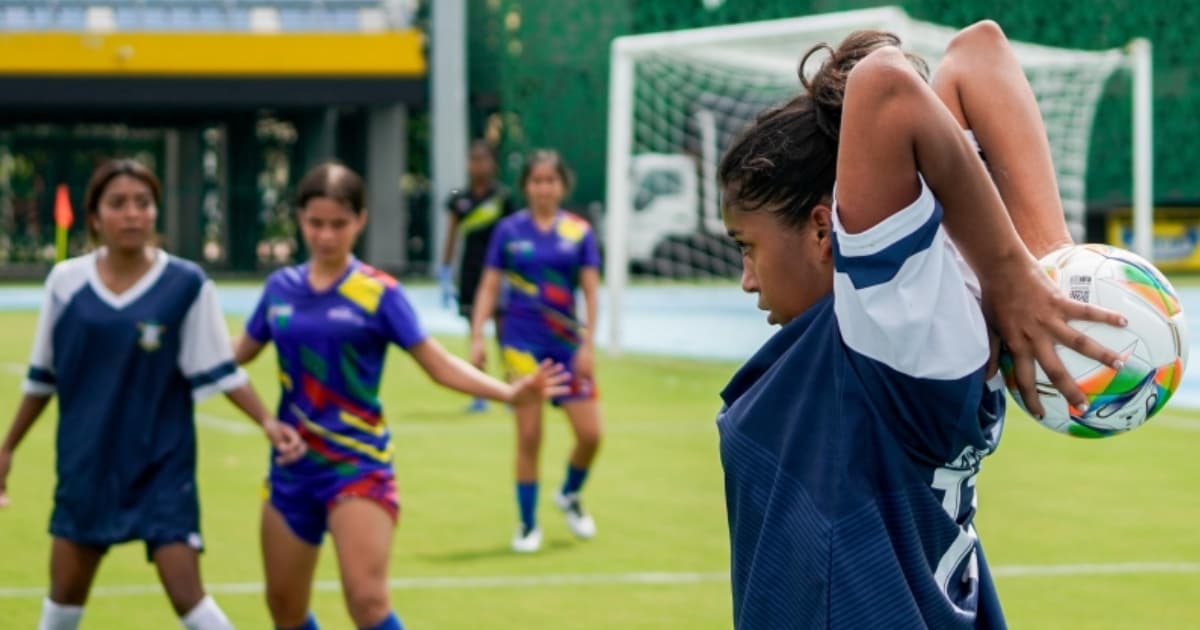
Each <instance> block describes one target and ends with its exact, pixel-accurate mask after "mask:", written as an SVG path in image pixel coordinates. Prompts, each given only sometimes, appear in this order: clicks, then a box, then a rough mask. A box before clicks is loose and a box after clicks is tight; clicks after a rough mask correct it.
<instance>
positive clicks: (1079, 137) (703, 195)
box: [605, 8, 1149, 351]
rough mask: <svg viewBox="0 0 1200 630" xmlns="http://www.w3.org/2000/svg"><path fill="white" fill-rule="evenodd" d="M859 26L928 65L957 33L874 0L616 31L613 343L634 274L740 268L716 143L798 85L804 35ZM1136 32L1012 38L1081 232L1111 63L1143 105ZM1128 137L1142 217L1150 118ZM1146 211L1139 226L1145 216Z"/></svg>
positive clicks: (720, 278) (610, 208) (673, 275)
mask: <svg viewBox="0 0 1200 630" xmlns="http://www.w3.org/2000/svg"><path fill="white" fill-rule="evenodd" d="M867 28H872V29H883V30H888V31H891V32H894V33H896V34H898V35H899V36H900V38H901V40H902V41H903V44H904V46H905V48H906V49H908V50H912V51H914V52H916V53H918V54H920V55H921V56H922V57H924V58H925V59H926V60H927V61H928V62H929V65H930V69H931V70H932V71H933V72H936V69H937V64H938V61H939V60H940V58H941V56H942V54H943V52H944V51H945V48H946V45H947V44H948V43H949V41H950V39H951V37H953V36H954V34H955V33H956V32H957V29H953V28H949V27H944V26H939V25H936V24H931V23H927V22H920V21H917V20H913V19H911V18H909V17H908V16H907V15H906V14H905V13H904V12H903V11H901V10H900V9H897V8H881V9H867V10H861V11H848V12H843V13H830V14H822V15H815V16H810V17H802V18H794V19H784V20H772V21H766V22H752V23H745V24H735V25H729V26H718V27H710V28H701V29H691V30H681V31H672V32H665V33H655V34H648V35H634V36H627V37H620V38H617V39H616V40H615V41H614V43H613V45H612V56H611V63H612V67H611V78H610V92H609V137H608V156H607V161H608V163H607V178H608V179H607V191H606V196H607V199H606V216H605V222H606V229H605V247H606V252H607V260H606V263H605V264H606V267H605V273H606V279H607V285H608V294H609V295H608V301H609V305H608V306H609V322H608V323H609V326H610V329H609V330H608V333H609V343H610V347H611V348H612V349H614V350H618V351H619V349H620V346H621V321H622V316H623V314H624V313H623V304H624V300H623V298H624V297H625V294H626V291H627V286H628V284H629V280H630V277H631V274H632V275H633V277H636V278H644V279H647V280H650V279H653V280H654V281H656V282H661V281H664V280H667V281H669V280H687V281H689V282H695V281H697V280H700V279H710V280H714V281H717V282H724V283H726V284H728V283H729V282H731V281H734V280H735V279H736V278H737V276H738V274H739V273H740V270H741V259H740V256H739V254H738V251H737V249H736V247H734V246H733V244H732V242H730V241H729V239H728V238H727V237H726V236H724V228H723V226H722V223H721V216H720V199H719V190H718V186H717V181H716V170H717V164H718V162H719V159H720V156H721V155H722V153H723V151H724V150H725V148H726V147H727V146H728V144H729V143H730V141H731V140H732V139H733V137H734V136H736V134H737V133H739V132H740V131H741V130H742V129H743V128H744V127H745V126H746V125H747V124H748V123H749V122H750V121H752V120H753V119H754V117H755V116H756V115H757V114H758V113H759V112H761V111H762V110H763V109H765V108H767V107H769V106H771V105H774V104H777V103H780V102H783V101H785V100H787V99H788V98H790V97H792V96H793V95H795V94H796V93H798V92H799V90H800V89H801V87H800V84H799V80H798V79H797V76H796V70H797V67H798V63H799V59H800V57H801V55H803V53H804V52H805V51H806V50H808V49H809V47H811V46H812V45H814V44H818V43H822V42H825V43H829V44H831V45H835V46H836V44H837V43H838V42H840V41H841V40H842V39H843V38H844V37H845V36H846V35H847V34H849V33H850V32H852V31H855V30H860V29H867ZM1138 42H1140V43H1139V44H1138V45H1131V46H1130V47H1129V49H1128V50H1122V49H1113V50H1103V51H1083V50H1072V49H1065V48H1053V47H1048V46H1040V45H1034V44H1027V43H1021V42H1013V48H1014V50H1015V51H1016V53H1017V55H1018V57H1019V58H1020V60H1021V63H1022V65H1023V67H1024V68H1025V71H1026V75H1027V76H1028V77H1029V81H1030V83H1031V85H1032V86H1033V91H1034V93H1035V94H1036V96H1037V100H1038V105H1039V107H1040V109H1041V113H1042V117H1043V118H1044V120H1045V123H1046V129H1047V134H1048V136H1049V140H1050V147H1051V150H1052V153H1053V158H1054V163H1055V167H1056V169H1057V175H1058V185H1059V190H1060V193H1061V195H1062V198H1063V208H1064V211H1065V213H1066V219H1067V222H1068V225H1069V226H1070V228H1071V230H1072V232H1073V233H1074V235H1075V237H1076V238H1077V239H1081V238H1082V237H1083V225H1084V213H1085V202H1086V199H1085V195H1086V192H1087V186H1086V175H1087V162H1088V142H1089V139H1090V136H1091V130H1092V122H1093V118H1094V114H1095V112H1096V106H1097V104H1098V102H1099V100H1100V96H1101V93H1102V91H1103V89H1104V87H1105V84H1106V82H1107V81H1108V79H1109V78H1110V77H1111V76H1112V75H1113V74H1114V73H1115V72H1117V71H1119V70H1122V69H1126V70H1129V71H1133V72H1134V73H1135V75H1134V79H1135V80H1134V81H1133V82H1132V84H1133V85H1134V90H1135V92H1137V91H1138V90H1142V91H1144V92H1146V94H1143V95H1142V96H1144V97H1146V98H1145V99H1144V100H1141V101H1139V99H1137V98H1135V99H1134V103H1135V118H1137V116H1138V111H1139V108H1141V109H1143V110H1144V109H1145V108H1146V106H1147V104H1148V91H1149V82H1148V73H1149V62H1148V59H1149V52H1148V50H1149V47H1148V44H1146V43H1144V41H1143V40H1138ZM812 66H813V68H815V66H816V64H815V63H814V64H812ZM811 71H812V70H811V69H810V72H811ZM1139 73H1141V74H1144V75H1145V76H1144V77H1141V76H1139ZM1144 114H1145V115H1146V116H1148V112H1144ZM1147 120H1148V118H1147ZM1143 122H1144V121H1143ZM1134 144H1135V147H1134V151H1135V159H1134V164H1135V171H1139V170H1143V168H1142V167H1145V168H1144V170H1145V180H1142V179H1140V178H1138V177H1135V202H1136V201H1137V198H1144V199H1143V204H1142V205H1143V206H1145V207H1144V208H1142V209H1141V210H1140V211H1139V210H1137V209H1135V214H1137V213H1138V212H1141V213H1142V214H1145V215H1146V216H1148V206H1149V194H1148V173H1149V170H1148V160H1149V150H1148V148H1149V125H1148V124H1135V125H1134ZM1139 164H1140V165H1142V167H1139V166H1138V165H1139ZM1139 186H1140V187H1142V189H1143V190H1138V187H1139ZM1135 224H1136V221H1135ZM1142 224H1143V228H1145V229H1144V231H1145V232H1146V233H1147V236H1148V232H1149V230H1148V227H1149V226H1148V220H1145V219H1144V220H1143V222H1142ZM1135 228H1136V225H1135ZM1135 242H1143V243H1144V241H1135ZM1147 248H1148V246H1147Z"/></svg>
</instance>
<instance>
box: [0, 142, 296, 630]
mask: <svg viewBox="0 0 1200 630" xmlns="http://www.w3.org/2000/svg"><path fill="white" fill-rule="evenodd" d="M159 198H160V186H159V182H158V179H157V178H156V177H155V176H154V174H153V173H151V172H150V171H149V170H148V169H147V168H146V167H145V166H143V165H141V164H140V163H138V162H135V161H132V160H113V161H109V162H107V163H105V164H103V165H102V166H100V167H99V168H98V169H96V171H95V172H94V173H93V174H92V177H91V180H90V181H89V183H88V187H87V192H86V196H85V205H86V207H87V221H88V229H89V231H90V232H91V234H92V237H93V239H94V240H95V241H96V242H97V243H98V244H99V245H100V247H99V249H97V250H96V251H94V252H92V253H90V254H86V255H83V256H80V257H78V258H73V259H70V260H67V261H64V262H62V263H60V264H58V265H55V266H54V269H53V270H51V272H50V276H49V277H48V278H47V279H46V284H45V289H44V292H45V295H44V298H43V305H42V310H41V312H40V314H39V317H38V326H37V333H36V337H35V338H34V344H33V355H32V358H31V359H30V362H29V374H28V377H27V378H26V380H25V383H24V387H23V389H24V392H25V395H24V397H23V398H22V399H21V404H20V407H19V408H18V410H17V413H16V417H15V419H14V420H13V424H12V428H11V429H10V430H9V432H8V436H7V438H6V439H5V441H4V445H3V446H2V447H0V505H3V504H4V503H6V502H7V500H6V498H5V492H4V490H5V480H6V478H7V475H8V471H9V469H10V467H11V461H12V455H13V451H14V450H15V449H16V447H17V445H18V444H20V442H21V439H22V438H23V437H24V436H25V434H26V433H27V432H28V431H29V428H30V427H31V426H32V425H33V423H34V421H36V420H37V418H38V417H39V416H40V415H41V413H42V411H43V410H44V409H45V408H46V405H47V403H49V402H50V397H51V396H53V395H55V394H57V395H58V408H59V421H58V435H57V441H56V444H57V458H56V459H57V471H56V472H57V475H58V482H57V485H56V487H55V492H54V512H53V514H52V515H51V517H50V534H51V536H53V542H52V544H51V550H50V596H49V597H48V598H47V599H46V600H45V603H44V606H43V611H42V620H41V623H40V626H39V627H40V628H42V629H44V630H64V629H73V628H76V627H77V626H78V625H79V621H80V618H81V617H82V614H83V606H84V604H85V603H86V601H87V597H88V592H89V591H90V589H91V585H92V579H93V578H94V577H95V575H96V570H97V569H98V568H99V566H100V561H101V559H102V558H103V557H104V554H105V552H106V551H107V550H108V548H109V547H110V546H111V545H115V544H118V543H123V542H127V541H131V540H141V541H143V542H144V543H145V544H146V557H147V559H149V560H150V561H152V562H154V564H155V566H156V567H157V568H158V575H159V579H160V580H161V581H162V585H163V588H164V590H166V592H167V597H168V598H169V599H170V601H171V605H172V607H173V608H174V609H175V612H176V614H178V615H179V616H180V619H181V621H182V623H183V625H184V627H186V628H190V629H192V630H217V629H226V628H231V627H232V626H231V625H230V623H229V621H228V620H227V619H226V618H225V615H224V613H222V611H221V609H220V608H219V607H218V606H217V604H216V602H214V601H213V599H212V597H209V596H207V595H205V592H204V587H203V585H202V584H201V581H200V564H199V551H200V550H201V547H202V543H201V538H200V508H199V499H198V495H197V489H196V429H195V417H194V401H196V400H199V399H201V398H203V397H205V396H207V395H209V394H212V393H214V392H218V391H220V392H225V394H226V396H228V397H229V399H230V400H231V401H232V402H233V403H234V404H235V405H236V406H237V407H238V408H239V409H241V410H242V412H244V413H245V414H246V415H247V416H249V417H251V418H253V419H254V420H256V421H258V422H260V423H261V424H262V426H263V429H264V430H265V431H266V433H267V435H268V437H269V438H270V440H271V442H272V444H274V446H275V448H276V452H277V453H278V456H279V457H280V461H283V462H286V461H291V460H293V459H295V458H296V457H299V456H300V454H301V453H302V452H303V448H304V445H303V442H301V441H300V439H299V436H298V435H297V434H296V432H295V431H294V430H293V429H291V428H290V427H287V426H285V425H282V424H281V423H279V422H277V421H276V420H274V419H273V418H272V417H271V415H270V414H269V413H268V412H267V410H266V409H265V408H264V407H263V405H262V403H261V402H260V401H259V399H258V396H257V395H255V393H254V390H253V389H252V388H251V386H250V384H249V382H248V380H247V378H246V374H245V373H244V372H242V370H240V369H239V368H238V367H237V366H236V364H235V363H234V361H233V352H232V349H231V347H230V343H229V336H228V332H227V331H226V328H225V320H224V317H223V316H222V314H221V309H220V307H219V305H218V304H217V296H216V293H215V291H214V289H213V284H212V282H210V281H209V280H208V279H207V278H205V276H204V273H203V272H202V271H201V270H200V268H199V267H197V266H196V265H194V264H192V263H190V262H188V261H184V260H180V259H178V258H175V257H173V256H169V255H168V254H166V253H165V252H163V251H162V250H160V249H158V248H157V247H155V246H154V238H155V235H154V223H155V218H156V215H157V207H158V203H159Z"/></svg>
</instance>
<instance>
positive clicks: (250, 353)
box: [233, 333, 264, 365]
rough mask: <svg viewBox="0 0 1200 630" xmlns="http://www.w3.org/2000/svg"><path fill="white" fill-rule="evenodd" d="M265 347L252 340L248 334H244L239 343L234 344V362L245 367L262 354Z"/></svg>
mask: <svg viewBox="0 0 1200 630" xmlns="http://www.w3.org/2000/svg"><path fill="white" fill-rule="evenodd" d="M263 346H264V344H262V343H260V342H258V341H255V340H254V339H251V338H250V336H249V335H247V334H246V333H242V335H241V336H240V337H238V340H237V342H236V343H234V344H233V360H234V361H235V362H236V363H237V364H238V365H245V364H247V363H249V362H251V361H253V360H254V359H255V357H257V356H258V353H260V352H262V349H263Z"/></svg>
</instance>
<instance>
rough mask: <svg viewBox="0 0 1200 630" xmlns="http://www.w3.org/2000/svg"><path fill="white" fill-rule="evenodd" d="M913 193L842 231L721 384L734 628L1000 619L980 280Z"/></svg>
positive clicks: (994, 407)
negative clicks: (824, 273)
mask: <svg viewBox="0 0 1200 630" xmlns="http://www.w3.org/2000/svg"><path fill="white" fill-rule="evenodd" d="M941 218H942V208H941V206H940V205H939V204H938V202H937V200H936V199H935V198H934V197H933V194H932V192H931V191H930V190H929V189H928V188H927V187H926V186H925V185H924V182H922V192H921V195H920V197H919V198H918V199H917V200H916V201H914V202H913V203H912V204H911V205H910V206H909V207H907V208H905V209H903V210H901V211H900V212H897V213H896V214H894V215H892V216H891V217H889V218H887V219H885V220H884V221H882V222H880V223H879V224H877V225H875V226H874V227H872V228H871V229H869V230H866V231H864V232H861V233H858V234H848V233H847V232H846V230H845V229H844V228H843V227H842V226H841V224H840V221H839V220H838V217H837V209H836V208H835V210H834V237H833V239H834V242H833V245H834V267H835V279H834V285H833V286H834V288H833V292H832V294H831V295H828V296H826V297H825V298H823V299H822V300H820V301H819V302H817V303H816V304H814V305H813V306H812V307H810V308H809V309H808V310H807V311H805V312H804V313H803V314H801V315H800V316H799V317H797V318H796V319H794V320H793V321H791V322H790V323H788V324H787V325H786V326H784V327H783V328H782V329H781V330H780V331H779V332H778V333H776V334H775V335H774V336H773V337H772V338H771V339H770V340H768V341H767V343H766V344H765V345H764V346H763V347H762V348H761V349H760V350H759V351H758V352H757V353H756V354H755V355H754V356H753V357H752V358H751V359H750V360H749V362H747V363H746V365H745V366H743V367H742V368H741V369H740V370H739V371H738V372H737V374H736V375H735V376H734V377H733V379H732V380H731V382H730V383H729V385H728V386H727V387H726V388H725V390H724V391H723V392H722V398H723V399H724V402H725V406H724V407H723V409H722V412H721V415H720V417H719V418H718V427H719V430H720V436H721V459H722V463H723V465H724V468H725V493H726V503H727V509H728V517H729V531H730V538H731V545H732V555H733V558H732V582H733V608H734V622H735V626H736V627H737V628H740V629H743V630H749V629H759V628H761V629H770V630H774V629H777V628H853V629H858V628H888V629H889V630H893V629H906V628H939V629H953V628H998V627H1004V618H1003V615H1002V613H1001V610H1000V607H999V601H998V599H997V598H996V595H995V591H994V588H993V584H992V579H991V575H990V573H989V571H988V568H987V563H986V562H985V560H984V557H983V553H982V549H981V548H980V546H979V541H978V538H977V536H976V532H975V528H974V526H973V524H972V520H973V516H974V513H975V479H976V474H977V473H978V472H979V468H980V462H981V460H982V459H983V458H984V457H985V456H986V455H988V454H990V453H991V452H992V451H993V450H994V449H995V448H996V445H997V442H998V440H999V438H1000V432H1001V427H1002V422H1003V415H1004V397H1003V386H1002V382H1001V381H1000V380H999V379H998V378H994V379H991V380H988V379H986V378H985V369H986V363H987V359H988V336H987V329H986V327H985V324H984V320H983V315H982V312H981V309H980V306H979V302H978V298H977V294H976V291H977V290H976V289H975V288H973V286H972V284H973V283H974V277H973V275H971V274H970V272H969V270H968V269H967V268H966V266H965V264H964V263H962V262H961V258H960V257H959V256H958V255H957V252H956V251H955V250H954V248H953V246H952V245H951V243H950V241H949V240H948V238H947V236H946V234H945V232H944V230H943V228H942V225H941Z"/></svg>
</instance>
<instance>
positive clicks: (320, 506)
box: [263, 467, 400, 546]
mask: <svg viewBox="0 0 1200 630" xmlns="http://www.w3.org/2000/svg"><path fill="white" fill-rule="evenodd" d="M271 473H272V474H271V478H270V479H268V480H267V481H266V482H265V483H264V485H263V490H264V493H265V494H266V495H267V496H266V498H267V500H268V501H270V503H271V506H272V507H274V508H275V509H276V510H278V511H279V514H280V516H282V517H283V520H284V522H286V523H287V524H288V528H289V529H291V530H292V533H293V534H295V535H296V536H297V537H298V538H300V539H301V540H303V541H304V542H306V543H308V544H310V545H313V546H317V545H320V544H321V540H322V539H323V538H324V537H325V530H326V529H327V528H328V521H329V512H330V510H332V509H333V506H335V505H336V504H337V502H338V501H341V500H342V499H346V498H349V497H361V498H364V499H369V500H371V501H374V502H375V503H377V504H378V505H379V506H380V507H382V508H383V509H384V510H385V511H386V512H387V513H388V515H389V516H391V517H392V520H393V521H395V520H396V518H397V516H399V513H400V501H399V499H398V495H397V493H396V477H395V474H393V473H392V470H391V469H390V468H376V469H370V470H364V471H362V472H360V473H358V474H354V475H350V476H341V475H337V474H336V473H334V474H322V475H321V476H319V477H316V476H303V475H290V474H286V473H285V474H279V469H277V468H275V467H272V470H271Z"/></svg>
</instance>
